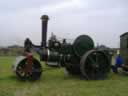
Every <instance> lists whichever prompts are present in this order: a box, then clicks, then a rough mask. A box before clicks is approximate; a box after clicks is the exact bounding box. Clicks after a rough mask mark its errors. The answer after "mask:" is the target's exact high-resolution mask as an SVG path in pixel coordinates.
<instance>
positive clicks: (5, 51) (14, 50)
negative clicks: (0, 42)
mask: <svg viewBox="0 0 128 96" xmlns="http://www.w3.org/2000/svg"><path fill="white" fill-rule="evenodd" d="M23 51H24V48H23V47H21V46H18V45H13V46H8V47H4V48H0V56H16V55H21V54H23Z"/></svg>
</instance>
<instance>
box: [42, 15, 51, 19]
mask: <svg viewBox="0 0 128 96" xmlns="http://www.w3.org/2000/svg"><path fill="white" fill-rule="evenodd" d="M41 19H42V20H49V17H48V15H42V16H41Z"/></svg>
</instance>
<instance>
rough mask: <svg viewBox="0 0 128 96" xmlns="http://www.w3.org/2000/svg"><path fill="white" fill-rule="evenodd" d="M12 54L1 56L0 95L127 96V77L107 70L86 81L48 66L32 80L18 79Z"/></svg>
mask: <svg viewBox="0 0 128 96" xmlns="http://www.w3.org/2000/svg"><path fill="white" fill-rule="evenodd" d="M14 60H15V57H0V96H128V76H124V75H121V74H119V75H117V74H113V73H110V74H109V76H108V78H107V79H106V80H98V81H94V80H92V81H86V80H82V79H80V78H79V77H74V76H70V75H66V74H64V69H62V68H60V69H54V68H50V69H49V70H48V69H47V70H46V71H44V72H43V74H42V77H41V79H40V80H38V81H35V82H29V81H25V82H23V81H19V80H17V78H16V76H15V74H14V73H13V72H12V69H11V66H12V64H13V62H14Z"/></svg>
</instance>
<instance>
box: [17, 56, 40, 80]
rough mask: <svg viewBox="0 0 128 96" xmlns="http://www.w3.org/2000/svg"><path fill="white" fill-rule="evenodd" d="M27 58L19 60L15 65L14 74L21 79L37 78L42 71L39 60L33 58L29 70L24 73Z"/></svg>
mask: <svg viewBox="0 0 128 96" xmlns="http://www.w3.org/2000/svg"><path fill="white" fill-rule="evenodd" d="M26 65H27V59H26V58H24V59H23V60H21V61H20V62H19V63H18V65H17V67H16V75H17V77H18V78H19V79H21V80H38V79H39V78H40V76H41V73H42V66H41V64H40V62H39V61H38V60H37V59H35V58H33V60H32V68H31V72H27V73H26V67H27V66H26Z"/></svg>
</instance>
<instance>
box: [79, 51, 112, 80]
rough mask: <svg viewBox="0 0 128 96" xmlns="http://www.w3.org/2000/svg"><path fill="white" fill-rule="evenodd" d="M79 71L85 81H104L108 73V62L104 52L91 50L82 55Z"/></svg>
mask: <svg viewBox="0 0 128 96" xmlns="http://www.w3.org/2000/svg"><path fill="white" fill-rule="evenodd" d="M80 71H81V73H82V75H83V77H85V78H86V79H92V80H96V79H104V78H105V77H106V76H107V73H108V72H109V71H110V62H109V60H108V57H107V56H106V55H105V53H104V52H102V51H97V50H91V51H88V52H87V53H85V54H84V55H83V57H82V59H81V61H80Z"/></svg>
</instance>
